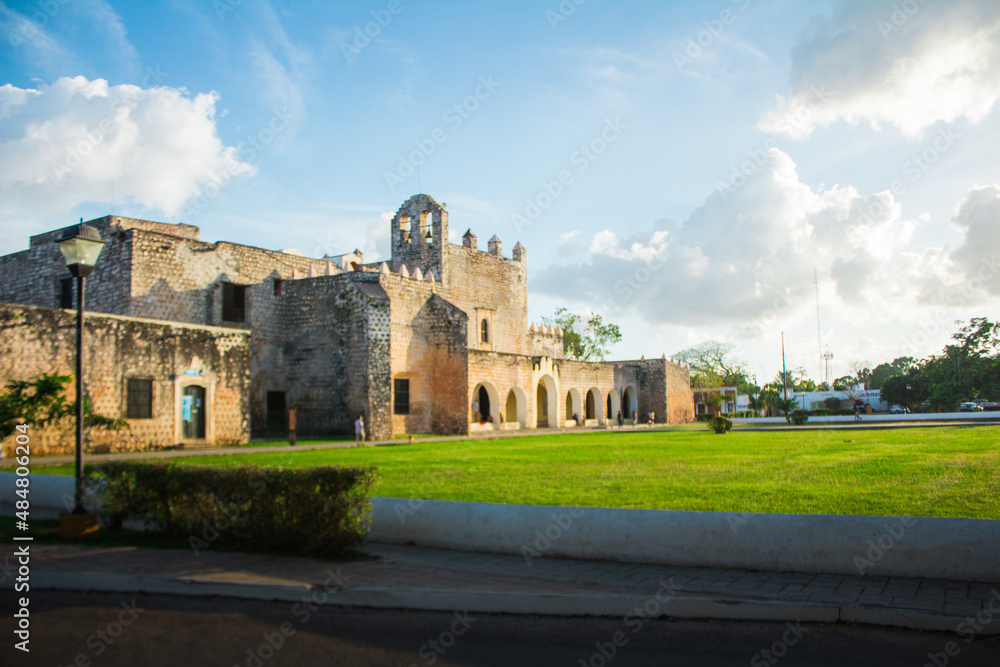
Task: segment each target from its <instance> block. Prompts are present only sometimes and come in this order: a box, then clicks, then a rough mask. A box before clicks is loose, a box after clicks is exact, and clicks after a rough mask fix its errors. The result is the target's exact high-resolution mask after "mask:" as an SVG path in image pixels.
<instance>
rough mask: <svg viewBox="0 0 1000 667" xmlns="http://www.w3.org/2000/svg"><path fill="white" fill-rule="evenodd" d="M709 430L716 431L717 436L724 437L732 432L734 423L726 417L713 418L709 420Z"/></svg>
mask: <svg viewBox="0 0 1000 667" xmlns="http://www.w3.org/2000/svg"><path fill="white" fill-rule="evenodd" d="M708 428H710V429H712V430H713V431H715V433H716V434H717V435H724V434H726V433H729V431H730V430H732V428H733V422H731V421H729V420H728V419H726V418H725V417H719V416H713V417H712V418H711V419H709V420H708Z"/></svg>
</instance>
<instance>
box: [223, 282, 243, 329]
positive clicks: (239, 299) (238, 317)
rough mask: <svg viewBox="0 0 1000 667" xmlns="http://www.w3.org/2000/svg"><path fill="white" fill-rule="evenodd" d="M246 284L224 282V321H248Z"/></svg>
mask: <svg viewBox="0 0 1000 667" xmlns="http://www.w3.org/2000/svg"><path fill="white" fill-rule="evenodd" d="M246 299H247V287H246V285H234V284H232V283H222V321H223V322H246Z"/></svg>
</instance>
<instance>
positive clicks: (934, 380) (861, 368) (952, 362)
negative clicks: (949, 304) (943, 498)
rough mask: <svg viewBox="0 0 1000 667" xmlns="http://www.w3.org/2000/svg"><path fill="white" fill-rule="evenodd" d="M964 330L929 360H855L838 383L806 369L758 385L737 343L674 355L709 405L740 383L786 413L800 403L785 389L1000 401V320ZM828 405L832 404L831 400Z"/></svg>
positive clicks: (909, 401) (899, 399)
mask: <svg viewBox="0 0 1000 667" xmlns="http://www.w3.org/2000/svg"><path fill="white" fill-rule="evenodd" d="M955 324H956V325H960V329H959V330H958V331H957V332H956V333H955V334H953V335H952V341H953V342H952V344H950V345H947V346H945V348H944V349H943V350H942V352H941V354H938V355H933V356H930V357H928V358H926V359H915V358H913V357H898V358H896V359H893V360H892V361H891V362H885V363H881V364H879V365H877V366H875V367H874V368H871V367H870V366H871V364H869V363H868V362H866V361H855V362H853V363H851V366H850V369H851V372H850V373H849V374H847V375H844V376H842V377H839V378H837V379H836V380H834V381H833V386H832V387H831V386H830V385H828V384H827V383H825V382H823V383H819V384H817V383H816V382H814V381H813V380H811V379H810V378H809V377H808V376H807V374H806V371H805V369H804V368H802V367H798V368H794V369H791V370H788V371H786V372H784V373H781V372H779V373H778V374H777V375H776V376H775V377H774V379H773V380H771V381H770V382H765V383H763V384H761V385H758V384H757V382H756V378H751V377H750V376H749V375H748V372H747V365H746V362H744V361H742V360H741V359H738V358H736V357H735V356H734V350H735V349H736V345H735V344H733V343H723V342H719V341H707V342H705V343H701V344H699V345H696V346H694V347H691V348H688V349H686V350H682V351H681V352H678V353H677V354H675V355H674V358H675V359H677V360H678V361H681V362H683V363H686V364H688V365H689V366H690V367H691V388H692V389H694V390H696V391H702V392H703V394H706V403H707V404H708V405H719V404H720V403H721V402H722V400H723V399H722V396H719V395H713V394H712V392H711V390H712V389H718V388H719V387H723V386H736V387H737V390H738V392H739V393H740V394H745V395H748V396H749V397H750V407H751V409H754V410H757V411H762V410H768V411H769V412H770V411H771V410H772V409H776V410H780V411H781V412H783V413H784V412H787V411H788V410H791V409H794V408H795V407H797V405H796V404H795V401H794V400H793V399H790V398H788V399H786V398H785V397H784V395H785V393H786V392H787V393H791V392H809V391H830V390H833V391H844V392H847V394H848V396H850V395H851V394H852V392H853V390H854V388H855V387H858V386H861V387H863V388H864V389H877V390H879V391H880V392H881V396H882V399H883V400H885V401H888V402H889V403H892V404H899V405H905V406H907V407H908V408H910V409H911V410H913V409H915V408H917V407H918V406H920V405H921V404H923V403H927V404H928V405H929V407H930V408H931V409H942V410H948V409H954V408H956V407H957V406H958V405H959V404H960V403H962V402H965V401H971V400H989V401H998V400H1000V322H990V321H989V320H988V319H987V318H985V317H974V318H972V319H971V320H970V321H969V323H968V324H963V323H962V322H961V321H958V322H956V323H955ZM828 407H831V408H832V407H833V406H832V403H831V405H830V406H828Z"/></svg>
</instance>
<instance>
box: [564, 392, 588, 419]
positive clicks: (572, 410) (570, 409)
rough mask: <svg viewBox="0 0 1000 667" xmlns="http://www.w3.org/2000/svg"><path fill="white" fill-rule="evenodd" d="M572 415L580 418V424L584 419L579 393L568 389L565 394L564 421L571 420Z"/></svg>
mask: <svg viewBox="0 0 1000 667" xmlns="http://www.w3.org/2000/svg"><path fill="white" fill-rule="evenodd" d="M574 414H575V415H576V416H578V417H579V418H580V423H581V424H582V423H583V420H584V419H586V417H584V413H583V401H581V400H580V392H579V391H578V390H576V389H570V390H569V391H567V392H566V421H570V420H571V419H573V415H574ZM575 425H576V424H574V426H575Z"/></svg>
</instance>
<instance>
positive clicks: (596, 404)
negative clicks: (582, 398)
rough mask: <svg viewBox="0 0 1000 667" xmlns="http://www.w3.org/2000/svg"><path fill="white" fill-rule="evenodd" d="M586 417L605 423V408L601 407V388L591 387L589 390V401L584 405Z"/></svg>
mask: <svg viewBox="0 0 1000 667" xmlns="http://www.w3.org/2000/svg"><path fill="white" fill-rule="evenodd" d="M583 408H584V414H585V415H586V417H585V419H596V420H597V423H598V424H603V423H604V409H603V408H602V407H601V390H600V389H598V388H597V387H591V388H590V389H589V390H588V391H587V401H586V403H585V404H584V406H583Z"/></svg>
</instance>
